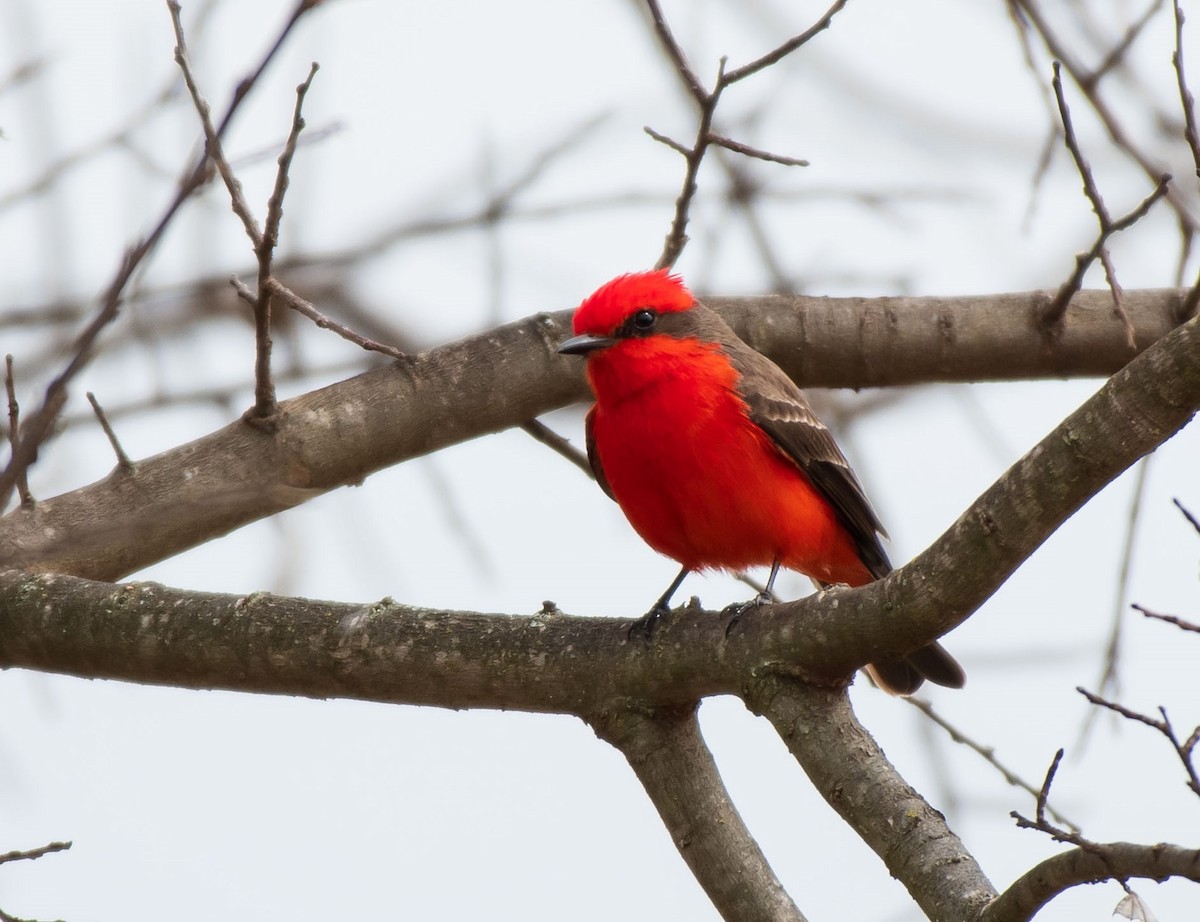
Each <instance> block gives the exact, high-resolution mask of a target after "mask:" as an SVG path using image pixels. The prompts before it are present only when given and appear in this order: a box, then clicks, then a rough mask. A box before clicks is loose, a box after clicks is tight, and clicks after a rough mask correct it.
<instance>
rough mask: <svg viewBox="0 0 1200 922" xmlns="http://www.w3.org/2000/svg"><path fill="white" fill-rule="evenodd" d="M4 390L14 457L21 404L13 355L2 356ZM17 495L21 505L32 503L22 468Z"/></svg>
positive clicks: (18, 433) (18, 441)
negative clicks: (14, 372) (18, 399)
mask: <svg viewBox="0 0 1200 922" xmlns="http://www.w3.org/2000/svg"><path fill="white" fill-rule="evenodd" d="M4 390H5V392H6V393H7V394H8V444H9V446H10V447H11V448H12V455H13V457H16V455H17V448H18V446H19V445H20V442H21V405H20V404H19V403H18V402H17V384H16V379H15V378H14V377H13V357H12V356H11V355H6V356H5V357H4ZM17 495H18V496H19V497H20V498H21V505H22V506H32V505H33V494H32V493H30V492H29V478H28V477H27V476H26V472H25V470H24V469H22V470H20V471H19V472H18V474H17Z"/></svg>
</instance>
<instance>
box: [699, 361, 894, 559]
mask: <svg viewBox="0 0 1200 922" xmlns="http://www.w3.org/2000/svg"><path fill="white" fill-rule="evenodd" d="M722 346H723V348H724V349H725V350H726V353H727V354H728V355H729V359H730V361H731V362H732V363H733V366H734V368H735V369H737V372H738V374H739V376H740V378H739V381H738V393H739V395H740V396H741V398H742V399H743V400H744V401H745V402H746V407H747V409H748V410H749V413H750V418H751V419H752V420H753V421H754V422H755V423H756V424H758V426H760V427H761V428H762V429H763V431H764V432H766V433H767V435H769V436H770V437H771V439H772V441H774V442H775V444H776V445H777V446H778V447H779V448H780V450H781V451H783V453H784V454H785V455H787V456H788V457H789V458H791V459H792V460H793V461H795V462H796V464H797V466H798V467H799V468H800V470H801V471H803V472H804V474H805V476H807V477H808V479H809V480H810V481H812V484H813V486H815V487H816V488H817V489H818V490H819V491H820V492H821V494H822V495H823V496H824V497H825V499H827V500H828V501H829V503H830V505H832V506H833V508H834V509H835V510H836V511H837V514H838V518H839V519H841V522H842V525H843V526H844V527H845V529H846V531H847V532H849V534H850V537H851V538H852V539H853V540H854V544H855V547H856V548H857V549H858V554H859V558H860V559H861V560H862V562H863V563H864V564H865V565H866V567H867V569H868V570H870V572H871V575H872V576H874V577H875V578H876V579H878V578H880V577H882V576H885V575H886V574H887V573H889V572H891V569H892V565H891V562H890V561H889V560H888V557H887V553H886V552H885V551H884V549H883V545H882V544H880V542H879V538H880V536H881V535H882V536H884V537H886V536H887V532H886V531H885V530H884V528H883V524H882V523H881V522H880V521H879V518H878V516H876V515H875V510H874V509H872V508H871V504H870V502H868V500H867V496H866V494H865V493H864V492H863V488H862V484H860V483H859V482H858V478H857V477H856V476H855V475H854V471H853V470H852V469H851V468H850V462H848V461H847V460H846V456H845V455H843V454H842V452H841V449H840V448H838V446H837V443H836V442H835V441H834V440H833V436H832V435H831V434H830V433H829V430H828V429H826V428H825V425H824V424H823V423H822V422H821V421H820V420H819V419H818V418H817V415H816V413H814V412H813V409H812V407H811V406H809V403H808V401H807V400H806V399H805V397H804V394H803V393H801V391H800V388H798V387H797V386H796V384H795V383H794V382H793V381H792V379H791V378H789V377H788V376H787V375H786V374H784V373H783V371H782V370H781V369H780V368H779V367H778V366H777V365H776V364H775V363H774V362H772V361H771V360H770V359H767V358H765V357H764V356H762V355H760V354H759V353H758V352H755V351H754V350H753V349H751V348H750V347H749V346H747V345H746V344H745V343H743V342H742V341H741V340H740V339H736V338H735V339H733V340H727V341H725V342H723V343H722Z"/></svg>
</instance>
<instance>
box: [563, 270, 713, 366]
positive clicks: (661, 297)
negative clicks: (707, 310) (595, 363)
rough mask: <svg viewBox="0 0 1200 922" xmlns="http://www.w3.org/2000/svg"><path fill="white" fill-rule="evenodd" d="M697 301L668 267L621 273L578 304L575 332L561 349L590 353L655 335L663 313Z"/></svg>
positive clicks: (580, 353)
mask: <svg viewBox="0 0 1200 922" xmlns="http://www.w3.org/2000/svg"><path fill="white" fill-rule="evenodd" d="M695 305H696V299H695V298H694V297H692V293H691V292H690V291H688V290H687V288H686V287H685V286H684V284H683V282H682V281H681V280H680V278H679V276H677V275H672V274H671V273H670V271H669V270H667V269H657V270H654V271H651V272H631V273H630V274H628V275H619V276H617V277H616V278H615V279H613V280H612V281H611V282H606V283H605V284H604V285H601V286H600V287H599V288H598V289H596V291H595V292H594V293H593V294H591V295H589V296H588V297H587V298H585V299H584V301H583V303H582V304H580V305H579V307H578V309H577V310H576V311H575V317H574V320H573V327H574V331H575V335H574V336H573V337H571V338H570V339H568V340H566V341H565V342H563V343H562V344H561V345H560V346H559V347H558V351H559V352H561V353H563V354H566V355H587V354H589V353H592V352H595V351H597V350H599V349H606V348H608V347H609V346H615V345H617V344H618V343H620V342H622V341H623V340H629V339H640V338H645V337H647V336H653V335H654V334H655V333H657V332H659V329H658V327H659V320H660V318H661V317H663V316H664V315H668V314H678V313H679V312H681V311H687V310H691V309H692V308H693V307H695Z"/></svg>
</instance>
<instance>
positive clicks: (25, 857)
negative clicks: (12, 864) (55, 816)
mask: <svg viewBox="0 0 1200 922" xmlns="http://www.w3.org/2000/svg"><path fill="white" fill-rule="evenodd" d="M71 845H72V843H70V842H49V843H47V844H46V845H41V846H39V847H38V848H31V849H29V850H28V851H12V852H4V853H3V854H0V864H6V863H8V862H9V861H36V860H37V859H38V858H41V857H42V856H43V855H49V854H52V853H54V852H64V851H66V850H67V849H68V848H70V847H71Z"/></svg>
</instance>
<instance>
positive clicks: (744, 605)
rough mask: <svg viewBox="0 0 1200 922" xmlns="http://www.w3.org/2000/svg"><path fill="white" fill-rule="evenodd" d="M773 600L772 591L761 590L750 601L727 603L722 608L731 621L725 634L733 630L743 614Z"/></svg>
mask: <svg viewBox="0 0 1200 922" xmlns="http://www.w3.org/2000/svg"><path fill="white" fill-rule="evenodd" d="M773 601H774V599H772V598H771V595H770V593H767V592H760V593H759V594H758V595H756V596H755V597H754V598H752V599H751V600H750V601H749V602H734V603H733V604H732V605H726V606H725V607H724V608H723V609H722V610H721V614H722V615H727V616H728V617H729V623H728V624H726V625H725V636H726V637H728V636H729V632H730V631H732V630H733V627H734V625H735V624H737V623H738V622H739V621H741V620H742V616H743V615H745V614H747V613H748V612H752V611H755V610H756V609H759V608H762V607H763V606H764V605H767V604H768V603H770V602H773Z"/></svg>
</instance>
